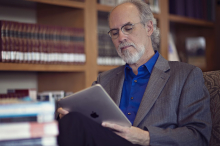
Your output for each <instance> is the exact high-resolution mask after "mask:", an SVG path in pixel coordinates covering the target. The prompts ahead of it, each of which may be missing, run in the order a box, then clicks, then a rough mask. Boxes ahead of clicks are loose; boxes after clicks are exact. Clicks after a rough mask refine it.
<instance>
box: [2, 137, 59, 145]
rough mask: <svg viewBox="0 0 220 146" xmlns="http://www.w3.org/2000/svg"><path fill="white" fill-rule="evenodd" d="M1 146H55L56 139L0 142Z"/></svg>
mask: <svg viewBox="0 0 220 146" xmlns="http://www.w3.org/2000/svg"><path fill="white" fill-rule="evenodd" d="M0 145H1V146H56V145H57V139H56V137H41V138H30V139H19V140H17V139H16V140H4V141H0Z"/></svg>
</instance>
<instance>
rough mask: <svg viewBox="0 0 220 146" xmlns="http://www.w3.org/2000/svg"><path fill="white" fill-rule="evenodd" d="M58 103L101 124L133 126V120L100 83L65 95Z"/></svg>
mask: <svg viewBox="0 0 220 146" xmlns="http://www.w3.org/2000/svg"><path fill="white" fill-rule="evenodd" d="M58 104H59V105H60V107H62V108H63V109H65V110H67V111H69V112H79V113H81V114H83V115H85V116H86V117H88V118H90V119H92V120H94V121H96V122H98V123H100V124H101V123H102V122H110V123H115V124H118V125H121V126H126V127H130V126H131V122H130V121H129V120H128V119H127V117H126V116H125V115H124V114H123V112H122V111H121V110H120V109H119V107H118V106H117V105H116V104H115V102H114V101H113V100H112V98H111V97H110V96H109V95H108V93H107V92H106V91H105V90H104V88H103V87H102V86H101V85H100V84H96V85H94V86H91V87H89V88H86V89H84V90H81V91H79V92H76V93H74V94H72V95H69V96H67V97H64V98H62V99H60V100H59V101H58Z"/></svg>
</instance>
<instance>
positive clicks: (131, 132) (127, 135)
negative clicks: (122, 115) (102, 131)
mask: <svg viewBox="0 0 220 146" xmlns="http://www.w3.org/2000/svg"><path fill="white" fill-rule="evenodd" d="M102 126H103V127H107V128H110V129H113V130H116V132H115V131H114V133H116V134H117V135H119V136H121V137H123V138H124V139H126V140H128V141H130V142H131V143H133V144H139V145H144V146H146V145H149V144H150V135H149V132H148V131H144V130H142V129H140V128H137V127H134V126H131V127H123V126H120V125H116V124H112V123H107V122H103V123H102Z"/></svg>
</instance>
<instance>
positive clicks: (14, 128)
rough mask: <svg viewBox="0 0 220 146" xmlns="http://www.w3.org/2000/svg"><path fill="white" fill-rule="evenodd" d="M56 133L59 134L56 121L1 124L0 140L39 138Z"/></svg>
mask: <svg viewBox="0 0 220 146" xmlns="http://www.w3.org/2000/svg"><path fill="white" fill-rule="evenodd" d="M6 133H7V134H6ZM56 135H58V125H57V122H56V121H53V122H48V123H36V122H27V123H25V122H24V123H10V124H1V125H0V140H10V139H25V138H38V137H43V136H56Z"/></svg>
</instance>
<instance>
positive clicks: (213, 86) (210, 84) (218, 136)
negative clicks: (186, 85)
mask: <svg viewBox="0 0 220 146" xmlns="http://www.w3.org/2000/svg"><path fill="white" fill-rule="evenodd" d="M203 76H204V79H205V85H206V87H207V88H208V90H209V93H210V98H211V99H210V110H211V116H212V135H211V139H210V143H209V146H219V145H220V70H219V71H210V72H204V73H203Z"/></svg>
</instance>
